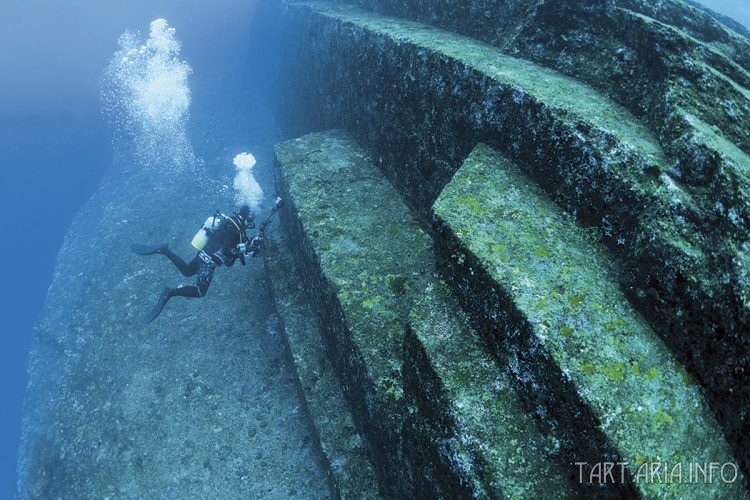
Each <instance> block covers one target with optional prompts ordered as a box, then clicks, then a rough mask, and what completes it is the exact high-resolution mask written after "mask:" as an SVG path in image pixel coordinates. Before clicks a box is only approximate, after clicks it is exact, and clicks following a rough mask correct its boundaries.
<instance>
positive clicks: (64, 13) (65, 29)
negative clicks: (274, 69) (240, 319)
mask: <svg viewBox="0 0 750 500" xmlns="http://www.w3.org/2000/svg"><path fill="white" fill-rule="evenodd" d="M202 4H204V3H203V2H177V1H171V2H165V1H154V2H146V1H140V2H127V3H124V2H123V3H117V4H115V3H107V4H106V5H105V4H100V3H97V2H81V1H76V2H65V3H64V5H63V3H60V2H52V1H43V2H33V4H32V3H29V2H24V3H22V2H15V1H10V2H3V5H2V6H0V67H1V68H3V69H2V73H3V77H2V78H0V159H1V160H0V162H1V163H0V200H2V202H1V203H2V213H3V214H4V218H5V220H6V224H7V225H5V228H4V229H3V231H4V232H5V235H4V236H5V237H4V238H3V240H4V241H5V242H6V245H7V246H6V247H5V251H4V252H3V254H4V255H5V256H6V259H8V260H7V261H6V262H5V263H4V266H3V269H4V273H3V280H2V286H0V307H1V308H2V309H1V312H2V318H3V328H2V334H1V335H0V342H1V344H0V370H2V372H0V377H1V378H2V383H0V387H1V390H2V393H1V394H0V402H1V407H2V408H3V413H2V415H1V417H0V418H1V420H0V498H12V497H14V496H15V494H16V491H17V487H16V481H17V472H16V466H17V458H18V457H17V453H18V445H19V431H20V426H21V415H22V401H23V395H24V391H25V386H26V383H27V374H26V364H27V356H28V352H29V345H30V341H31V338H32V335H33V324H34V322H35V320H36V319H37V316H38V314H39V312H40V309H41V306H42V304H43V301H44V298H45V295H46V291H47V288H48V286H49V285H50V283H51V280H52V274H53V269H54V263H55V258H56V255H57V253H58V251H59V249H60V246H61V244H62V241H63V238H64V236H65V234H66V232H67V231H68V229H69V226H70V223H71V220H72V218H73V216H74V215H75V214H76V213H77V212H78V210H79V209H80V207H81V206H82V205H83V204H84V203H86V201H87V200H88V199H89V198H90V196H91V194H92V193H93V191H94V190H95V189H96V187H97V186H98V184H99V182H100V181H101V179H102V177H103V176H104V174H105V172H106V171H107V169H108V167H109V166H110V164H111V161H112V143H111V140H112V135H113V127H112V125H111V123H110V120H108V119H107V117H106V116H105V115H104V114H103V113H102V103H101V100H100V86H101V81H102V73H103V71H104V69H105V67H106V66H107V64H108V60H109V58H110V57H111V56H112V54H113V52H114V51H115V50H116V49H117V39H118V37H119V36H120V34H121V33H122V32H124V31H125V30H126V29H137V30H139V31H141V32H144V33H147V32H148V27H149V23H150V22H151V21H152V20H154V19H156V18H159V17H164V18H167V19H168V20H169V23H170V25H171V26H173V27H175V29H176V30H177V32H178V36H179V38H180V39H181V41H182V44H183V45H182V56H183V57H184V58H185V59H186V60H189V61H190V64H191V66H192V68H193V75H192V76H191V77H190V78H191V85H193V86H194V88H195V89H202V91H203V93H200V92H201V91H196V90H194V93H195V95H194V96H193V99H194V105H196V106H201V107H203V108H204V109H210V108H211V107H212V106H213V105H214V104H221V103H220V102H214V103H212V100H214V101H216V100H222V93H221V88H220V87H217V86H220V85H225V84H226V85H227V86H228V87H233V88H236V85H235V83H236V82H232V81H229V80H228V79H227V76H226V75H227V74H232V75H234V77H235V78H237V79H241V80H246V81H248V80H249V79H251V78H252V79H257V78H258V76H259V75H253V67H252V65H251V64H248V62H249V59H248V52H249V50H250V43H251V40H252V36H251V33H249V28H248V26H249V25H250V22H251V19H252V14H253V4H254V2H245V1H239V0H237V1H233V0H228V1H224V2H219V3H215V2H212V3H210V4H208V3H205V5H202ZM222 75H223V77H222ZM207 89H210V90H211V92H210V93H209V92H207V91H206V90H207Z"/></svg>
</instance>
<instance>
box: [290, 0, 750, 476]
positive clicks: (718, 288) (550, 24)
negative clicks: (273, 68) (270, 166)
mask: <svg viewBox="0 0 750 500" xmlns="http://www.w3.org/2000/svg"><path fill="white" fill-rule="evenodd" d="M360 3H363V4H365V3H369V4H373V3H377V4H378V8H381V9H382V10H384V11H388V12H390V13H391V14H394V15H403V16H411V17H412V18H414V19H419V20H422V21H424V22H430V23H434V24H435V25H437V26H442V27H443V28H448V29H451V30H455V31H456V32H459V33H463V34H464V35H470V36H472V37H475V38H474V39H471V38H466V37H465V36H461V35H458V34H456V33H450V32H447V31H442V30H441V29H437V28H436V27H435V26H427V25H425V24H419V23H417V22H413V21H412V22H410V21H407V20H404V19H394V18H386V17H383V16H381V15H377V14H374V13H368V12H364V11H362V10H361V9H357V8H354V7H352V6H347V5H339V6H335V5H331V4H285V7H284V8H283V18H282V21H283V22H282V23H280V24H281V25H283V26H284V27H285V28H284V29H285V30H286V31H285V33H284V35H283V37H282V38H283V39H284V45H283V46H284V58H283V60H284V64H283V65H282V76H283V78H282V79H281V82H282V83H281V85H282V89H281V90H282V91H281V92H280V94H281V95H283V96H284V103H285V108H284V113H283V115H282V120H284V121H286V122H287V123H289V124H291V128H292V129H293V130H295V131H298V132H301V131H309V130H319V129H321V128H324V127H325V128H329V127H334V126H335V127H341V126H343V127H345V128H346V129H347V130H348V131H349V132H350V133H352V134H353V135H354V136H355V137H356V138H357V139H358V141H359V142H360V143H361V144H362V145H363V147H364V148H365V149H367V151H368V152H369V153H370V154H371V156H372V157H373V158H374V159H375V160H376V162H377V165H378V166H379V167H380V168H382V169H383V171H385V172H386V174H387V175H388V176H389V178H390V179H391V180H392V182H393V184H394V185H395V186H396V187H397V188H398V189H399V191H400V192H401V193H402V195H403V196H404V198H405V199H406V200H407V201H408V203H409V204H410V205H411V206H412V207H414V208H415V209H416V210H417V211H418V213H420V214H421V215H422V216H426V214H428V212H429V208H430V207H431V205H432V203H433V202H434V200H435V199H436V197H437V195H438V194H439V193H440V190H441V189H442V188H443V186H444V185H445V184H446V183H447V182H448V181H449V180H450V178H451V175H452V174H453V173H454V171H455V169H456V168H457V167H458V166H459V165H460V164H461V162H462V161H463V159H464V158H465V157H466V155H468V153H469V152H470V151H471V149H472V148H473V147H474V145H475V144H476V143H477V142H479V141H482V142H486V143H488V144H489V145H490V146H492V147H494V148H496V149H498V150H499V151H501V152H502V153H503V154H504V155H506V156H507V157H509V158H511V159H512V160H513V161H514V162H516V163H517V164H518V165H519V167H520V168H521V169H522V170H524V172H525V173H527V174H529V175H530V176H531V177H532V178H533V179H534V180H535V181H536V182H537V183H538V184H539V185H540V186H542V187H543V189H545V191H546V192H547V193H549V195H550V196H551V197H552V198H553V199H554V200H555V202H557V203H558V204H560V205H561V206H563V207H564V208H565V209H566V210H568V211H569V212H571V213H573V214H575V215H576V217H577V218H579V219H581V220H582V221H583V222H585V223H586V224H590V225H592V226H595V227H597V228H598V229H599V231H600V233H601V234H602V235H603V237H604V241H605V242H606V244H607V245H608V247H609V248H610V250H611V251H612V252H613V255H614V256H615V257H616V258H618V259H620V260H621V261H622V263H623V266H622V267H621V274H620V280H621V282H622V284H623V285H622V286H623V289H625V290H626V291H627V293H628V295H629V297H630V298H631V300H633V301H634V303H635V304H636V305H637V307H638V308H639V310H640V311H641V312H642V313H643V314H644V315H645V316H646V317H647V318H648V320H649V322H650V323H651V325H652V326H653V327H654V328H655V329H656V330H657V331H658V333H659V334H660V335H661V336H662V337H663V338H664V339H665V341H666V342H667V343H668V345H669V347H670V348H671V349H672V351H673V352H674V353H675V355H676V356H678V357H679V359H680V360H681V361H682V362H683V363H685V365H686V368H687V369H688V370H689V372H690V373H691V374H692V375H693V376H695V377H696V378H697V379H698V380H699V382H700V383H701V384H703V385H704V386H705V387H706V389H707V394H708V396H709V398H710V400H711V404H712V407H713V408H714V411H715V414H716V415H717V416H718V417H719V419H720V422H721V424H722V426H723V427H724V429H725V432H726V434H727V436H728V437H729V440H730V442H731V444H732V445H733V446H734V449H735V453H736V454H737V455H738V456H739V457H740V459H741V463H742V465H743V468H744V469H745V471H746V472H747V471H750V451H748V450H750V437H748V436H750V346H748V343H747V339H746V335H745V333H744V332H747V331H748V330H750V292H748V290H750V286H748V284H749V283H750V247H748V243H747V242H748V241H750V231H749V230H748V227H749V226H748V223H747V221H749V220H750V201H749V200H750V197H749V195H750V176H748V173H747V172H748V165H750V159H748V156H747V153H748V147H747V143H748V141H747V139H748V137H747V130H743V129H742V124H743V123H745V122H746V121H747V120H746V119H745V118H744V117H746V116H748V109H750V105H749V104H748V99H747V95H748V91H747V89H748V88H749V87H748V83H747V80H748V74H747V73H748V67H750V66H749V65H748V63H747V59H748V56H747V55H746V54H748V53H750V52H748V50H745V49H743V47H747V45H748V42H747V40H746V39H745V38H744V35H743V33H742V32H739V31H737V30H734V31H732V30H731V29H729V30H728V29H727V27H726V26H722V25H721V24H720V23H717V21H716V20H715V19H712V18H711V17H710V16H708V15H707V14H706V13H705V12H703V11H701V10H700V9H696V8H694V7H692V6H690V7H689V6H686V5H685V4H684V3H683V2H677V1H672V0H669V1H664V2H658V5H657V4H654V5H650V4H651V2H642V1H640V0H628V1H627V2H625V1H624V0H623V1H619V0H617V1H614V2H610V1H606V2H574V1H567V0H561V1H555V2H541V1H540V2H533V1H530V2H528V3H524V2H516V3H514V2H502V1H494V2H489V1H488V2H472V3H471V6H458V5H454V4H455V3H454V2H439V1H435V2H419V3H417V4H410V5H409V6H406V7H404V8H403V11H402V12H399V10H398V9H397V2H390V1H387V0H373V1H372V2H368V0H362V2H360ZM387 5H391V7H389V8H392V9H395V10H388V9H387V8H386V6H387ZM481 5H486V6H488V8H487V9H485V11H484V12H482V11H477V10H476V9H477V8H479V7H480V6H481ZM489 7H498V8H497V9H493V8H489ZM417 11H418V12H417ZM503 13H504V14H503ZM469 14H470V16H469ZM480 14H481V15H482V16H484V14H486V15H487V16H488V19H489V20H488V21H487V20H485V18H484V17H481V18H480V17H478V16H479V15H480ZM506 14H507V15H508V16H516V17H515V18H514V19H516V20H518V26H522V28H521V29H520V30H519V31H518V32H512V30H510V31H508V30H505V28H503V30H505V31H504V32H503V33H500V35H499V36H501V37H504V38H503V40H504V42H503V43H496V40H495V39H490V38H491V37H492V36H495V35H493V34H492V33H491V30H489V29H485V28H477V27H484V26H489V24H491V23H492V22H494V21H493V20H498V19H499V17H498V16H500V15H506ZM467 16H469V17H467ZM441 19H442V21H441ZM446 23H447V24H446ZM487 23H489V24H487ZM510 24H512V21H511V20H510V17H508V18H503V20H502V21H501V22H499V24H497V26H506V27H507V26H510ZM464 27H466V29H464ZM469 28H470V29H469ZM501 31H502V30H501ZM481 33H487V34H488V37H483V36H480V34H481ZM478 39H479V40H485V41H489V42H491V43H494V44H496V45H497V46H498V47H500V48H496V47H493V46H490V45H487V44H484V43H481V42H479V41H478ZM497 40H499V38H498V39H497ZM501 50H502V51H501ZM503 51H505V52H503ZM507 52H511V53H512V54H513V55H514V56H520V57H523V58H525V59H526V60H525V61H523V60H520V59H518V58H511V57H508V54H507ZM531 61H533V62H534V63H536V64H533V63H532V62H531ZM553 69H554V70H557V71H558V72H556V71H553ZM561 73H565V74H566V75H567V76H564V75H563V74H561ZM582 82H585V83H582ZM715 101H716V102H718V103H719V104H718V105H717V106H714V102H715ZM732 116H733V118H732ZM730 118H731V120H730Z"/></svg>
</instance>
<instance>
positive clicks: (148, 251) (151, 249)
mask: <svg viewBox="0 0 750 500" xmlns="http://www.w3.org/2000/svg"><path fill="white" fill-rule="evenodd" d="M167 248H168V245H167V244H166V243H159V244H158V245H139V244H137V243H134V244H132V245H130V250H131V251H132V252H133V253H137V254H138V255H153V254H155V253H160V252H161V251H162V250H166V249H167Z"/></svg>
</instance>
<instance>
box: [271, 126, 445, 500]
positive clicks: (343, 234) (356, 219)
mask: <svg viewBox="0 0 750 500" xmlns="http://www.w3.org/2000/svg"><path fill="white" fill-rule="evenodd" d="M276 163H277V166H278V171H277V175H278V177H277V188H278V190H279V194H280V195H281V196H282V197H284V198H285V199H286V200H288V203H287V204H286V205H285V206H284V208H283V209H282V211H281V215H282V222H283V224H284V226H285V228H286V230H287V231H289V233H290V235H291V240H290V241H293V242H294V245H293V247H292V251H293V253H294V254H295V258H296V260H297V268H298V269H299V270H300V274H301V277H302V280H303V282H304V283H305V285H306V287H307V289H308V290H310V291H311V293H312V297H311V298H313V299H314V300H313V301H312V303H313V306H314V308H315V310H316V311H315V312H316V314H317V315H318V317H319V318H320V319H321V321H322V324H323V326H324V328H323V330H322V331H323V336H324V341H325V345H326V348H327V350H328V353H329V358H330V359H331V361H332V363H333V364H334V368H335V369H336V371H337V372H338V374H339V376H340V378H341V382H342V385H343V388H344V392H345V395H346V397H347V399H348V401H349V404H350V406H351V407H352V410H353V413H354V417H355V419H356V421H357V425H358V427H359V429H360V430H361V431H362V433H363V434H364V435H365V437H366V439H367V443H368V448H369V452H370V458H371V460H372V462H373V465H374V466H375V469H376V473H377V475H378V477H379V480H380V484H381V486H382V487H383V488H384V489H385V491H386V492H387V493H388V494H391V495H403V494H405V493H407V492H408V491H409V489H410V486H409V483H410V481H409V478H408V477H405V471H404V468H403V465H402V460H401V457H400V454H401V447H400V441H401V431H402V430H401V426H402V422H403V416H404V402H403V387H402V381H401V365H402V358H403V337H404V329H405V325H406V321H407V314H408V312H409V310H410V307H411V304H410V302H411V299H410V295H411V293H412V291H413V290H415V289H420V288H421V285H420V283H421V282H422V281H423V279H424V278H425V277H426V276H431V275H432V272H433V258H432V255H433V254H432V245H431V241H430V239H429V237H428V236H427V234H426V233H425V232H424V231H423V230H422V229H420V228H419V226H418V225H417V223H416V221H415V220H414V219H413V217H412V216H411V214H410V212H409V210H408V208H407V207H406V205H404V203H403V202H402V201H401V199H400V197H399V195H398V193H397V192H396V190H395V189H393V187H392V186H391V185H390V184H389V183H388V181H387V180H386V179H385V178H384V177H383V176H382V174H381V173H380V172H378V170H377V169H376V168H375V167H374V166H373V165H372V163H371V161H370V159H369V157H368V156H367V155H366V154H365V153H364V152H363V151H362V150H361V149H360V148H359V147H358V146H357V144H356V143H355V142H354V141H353V140H352V139H351V138H350V137H349V136H347V135H346V134H344V133H342V132H340V131H333V132H326V133H317V134H310V135H307V136H305V137H302V138H299V139H294V140H291V141H288V142H285V143H282V144H280V145H278V146H277V147H276Z"/></svg>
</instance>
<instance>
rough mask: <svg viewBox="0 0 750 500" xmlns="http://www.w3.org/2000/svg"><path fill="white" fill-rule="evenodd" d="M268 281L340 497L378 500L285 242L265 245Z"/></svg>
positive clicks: (363, 451) (342, 394)
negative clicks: (374, 499) (373, 499)
mask: <svg viewBox="0 0 750 500" xmlns="http://www.w3.org/2000/svg"><path fill="white" fill-rule="evenodd" d="M264 261H265V269H266V278H267V283H268V287H269V291H270V292H271V293H270V295H271V296H272V297H273V299H274V302H275V304H276V311H277V313H278V316H279V323H280V324H279V330H280V333H281V334H283V335H284V337H285V340H286V343H287V345H288V347H289V350H290V352H291V357H292V359H293V361H294V365H295V367H296V371H297V376H298V380H299V388H300V391H301V393H302V399H303V401H305V402H306V404H307V411H308V412H309V414H310V419H311V421H312V422H313V423H314V425H315V430H316V431H317V438H318V442H319V444H320V448H321V450H322V452H323V455H324V456H325V458H326V461H327V464H328V467H329V471H330V472H329V476H330V479H331V482H332V485H333V490H334V491H335V492H336V493H337V494H338V497H340V498H378V497H379V496H378V484H377V481H376V479H375V473H374V471H373V469H372V465H371V464H370V462H369V460H368V458H367V455H366V453H365V450H364V447H363V446H364V445H363V443H362V437H361V436H360V434H359V433H358V432H357V430H356V428H355V425H354V421H353V419H352V415H351V412H350V411H349V407H348V405H347V403H346V400H345V398H344V393H343V391H342V389H341V385H340V384H339V381H338V378H337V376H336V373H335V372H334V371H333V367H332V366H331V363H330V362H329V361H328V359H327V357H326V353H325V350H324V349H323V345H322V342H321V337H320V334H319V331H320V329H319V326H318V323H317V320H316V318H315V315H314V314H313V311H312V309H311V308H310V305H309V304H308V302H307V297H306V296H305V294H304V290H303V289H302V288H301V287H300V284H299V277H298V275H297V272H296V270H295V269H294V266H293V264H292V262H291V260H290V257H289V252H288V246H287V244H286V242H285V241H283V239H281V240H280V241H272V242H268V243H267V247H266V249H265V252H264Z"/></svg>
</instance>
